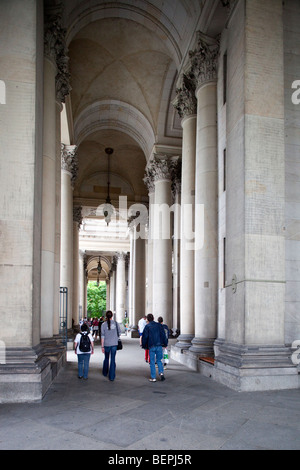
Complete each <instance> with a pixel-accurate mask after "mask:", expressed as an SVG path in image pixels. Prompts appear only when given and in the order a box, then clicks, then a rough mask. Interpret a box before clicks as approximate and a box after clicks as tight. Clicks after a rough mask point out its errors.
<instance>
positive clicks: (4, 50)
mask: <svg viewBox="0 0 300 470" xmlns="http://www.w3.org/2000/svg"><path fill="white" fill-rule="evenodd" d="M20 19H21V20H20ZM43 23H44V20H43V5H42V3H41V2H39V1H37V0H33V1H30V2H29V3H27V2H25V3H24V2H20V1H16V0H12V1H10V2H1V15H0V43H1V48H0V62H1V84H2V87H4V88H5V99H4V100H1V102H0V121H1V125H0V141H1V145H0V183H1V184H0V197H1V204H0V244H1V252H0V265H1V267H0V298H1V305H0V317H1V319H2V323H3V326H4V327H3V328H2V329H1V333H0V348H2V347H4V348H5V351H4V353H5V357H4V363H3V362H2V361H1V363H0V390H1V403H9V402H23V401H24V402H31V401H38V400H41V399H42V398H43V395H44V394H45V393H46V391H47V390H48V387H49V385H50V384H51V381H52V371H51V366H50V361H49V359H48V358H45V357H44V356H43V348H42V347H41V346H40V326H41V323H40V312H41V284H40V283H41V236H42V235H41V230H42V228H41V225H42V214H41V201H42V175H43V172H42V155H43V145H42V143H43V138H42V137H43V129H42V123H43V44H44V41H43V29H44V28H43ZM8 25H9V29H10V31H13V34H7V27H8ZM16 325H18V326H21V330H19V332H17V331H16ZM1 352H3V350H2V351H1ZM1 359H3V357H1ZM25 378H26V379H25Z"/></svg>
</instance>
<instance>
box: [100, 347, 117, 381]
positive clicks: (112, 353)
mask: <svg viewBox="0 0 300 470" xmlns="http://www.w3.org/2000/svg"><path fill="white" fill-rule="evenodd" d="M104 352H105V357H104V361H103V370H102V374H103V375H104V377H107V375H108V378H109V380H115V376H116V352H117V346H104ZM109 359H110V363H109Z"/></svg>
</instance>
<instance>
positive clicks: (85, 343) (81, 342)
mask: <svg viewBox="0 0 300 470" xmlns="http://www.w3.org/2000/svg"><path fill="white" fill-rule="evenodd" d="M74 349H75V354H76V355H77V358H78V378H79V379H82V378H83V379H84V380H87V379H88V373H89V365H90V358H91V354H94V338H93V337H92V335H91V333H90V329H89V327H88V325H87V324H86V323H83V324H82V325H81V332H80V333H78V334H77V335H76V338H75V341H74Z"/></svg>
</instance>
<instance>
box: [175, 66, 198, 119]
mask: <svg viewBox="0 0 300 470" xmlns="http://www.w3.org/2000/svg"><path fill="white" fill-rule="evenodd" d="M176 95H177V96H176V98H175V100H173V102H172V104H173V106H174V108H175V109H176V110H177V112H178V114H179V117H180V118H181V119H183V118H185V117H187V116H192V115H193V114H197V98H196V80H195V77H194V76H193V74H190V73H188V74H185V73H184V74H183V75H182V85H181V87H180V88H176Z"/></svg>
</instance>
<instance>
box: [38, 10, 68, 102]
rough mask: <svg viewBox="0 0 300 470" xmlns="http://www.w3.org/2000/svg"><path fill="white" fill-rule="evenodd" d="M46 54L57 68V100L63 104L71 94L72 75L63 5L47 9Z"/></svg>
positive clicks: (45, 21)
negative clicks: (63, 25)
mask: <svg viewBox="0 0 300 470" xmlns="http://www.w3.org/2000/svg"><path fill="white" fill-rule="evenodd" d="M44 23H45V25H44V29H45V33H44V54H45V56H46V57H48V58H50V59H51V60H52V61H53V62H54V64H55V65H56V67H57V75H56V98H57V100H58V101H60V102H61V103H64V102H65V97H66V96H67V95H68V94H69V93H70V91H71V86H70V76H71V75H70V73H69V57H68V48H67V46H66V32H67V30H66V29H65V28H63V27H62V4H59V5H54V6H52V7H49V6H48V7H47V8H46V10H45V20H44Z"/></svg>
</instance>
